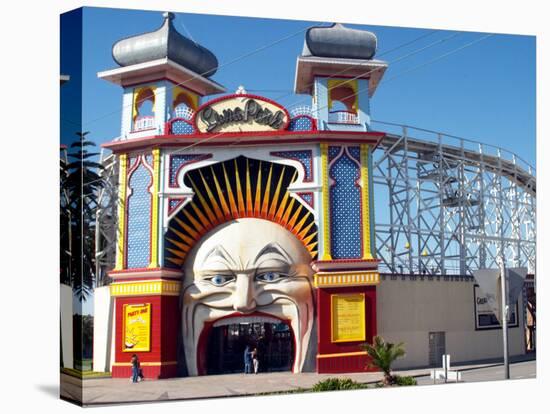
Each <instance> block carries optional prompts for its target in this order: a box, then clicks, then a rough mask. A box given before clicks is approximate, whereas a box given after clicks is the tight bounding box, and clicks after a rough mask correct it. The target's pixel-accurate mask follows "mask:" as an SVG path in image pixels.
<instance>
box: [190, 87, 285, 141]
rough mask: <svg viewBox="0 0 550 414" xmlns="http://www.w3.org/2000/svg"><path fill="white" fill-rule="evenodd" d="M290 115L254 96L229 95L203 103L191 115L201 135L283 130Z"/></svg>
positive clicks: (272, 103)
mask: <svg viewBox="0 0 550 414" xmlns="http://www.w3.org/2000/svg"><path fill="white" fill-rule="evenodd" d="M289 119H290V116H289V114H288V112H287V110H286V109H285V108H284V107H282V106H280V105H279V104H277V103H275V102H272V101H269V100H266V99H265V98H262V97H259V96H254V95H231V96H228V97H223V98H220V99H215V100H213V101H210V102H207V103H205V104H204V105H202V106H201V107H200V108H199V109H198V111H197V113H196V114H195V127H196V129H197V131H200V132H203V133H215V132H249V131H274V130H281V129H285V128H286V127H287V125H288V122H289Z"/></svg>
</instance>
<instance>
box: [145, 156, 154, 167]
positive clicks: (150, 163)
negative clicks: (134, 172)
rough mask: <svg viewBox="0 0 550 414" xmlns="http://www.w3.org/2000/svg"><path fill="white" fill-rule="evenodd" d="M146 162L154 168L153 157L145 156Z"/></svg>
mask: <svg viewBox="0 0 550 414" xmlns="http://www.w3.org/2000/svg"><path fill="white" fill-rule="evenodd" d="M145 160H146V161H147V164H149V166H150V167H151V168H153V155H151V154H147V155H146V156H145Z"/></svg>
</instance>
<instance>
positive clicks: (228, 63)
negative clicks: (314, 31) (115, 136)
mask: <svg viewBox="0 0 550 414" xmlns="http://www.w3.org/2000/svg"><path fill="white" fill-rule="evenodd" d="M321 23H322V22H319V23H316V24H321ZM307 29H309V27H306V28H305V29H300V30H299V31H297V32H294V33H292V34H290V35H287V36H285V37H282V38H280V39H277V40H275V41H273V42H271V43H268V44H267V45H264V46H261V47H259V48H257V49H254V50H252V51H250V52H247V53H244V54H243V55H241V56H238V57H237V58H235V59H232V60H230V61H228V62H225V63H223V64H221V65H218V67H217V70H218V69H220V68H222V67H226V66H229V65H232V64H233V63H236V62H238V61H240V60H242V59H245V58H247V57H250V56H252V55H254V54H256V53H259V52H261V51H263V50H265V49H268V48H270V47H272V46H275V45H276V44H279V43H281V42H284V41H285V40H288V39H290V38H292V37H294V36H297V35H299V34H300V33H303V32H305V31H306V30H307ZM208 72H209V71H205V72H202V73H199V74H198V75H199V76H204V75H206V74H207V73H208ZM193 79H194V78H191V79H188V80H186V81H183V82H180V83H177V84H174V85H170V86H168V87H167V90H168V91H171V90H172V89H173V88H175V87H178V86H183V85H185V84H187V83H188V82H190V81H191V80H193ZM147 99H148V98H144V99H141V100H138V101H136V102H132V104H131V105H123V106H122V108H121V109H117V110H116V111H113V112H110V113H107V114H105V115H102V116H99V117H97V118H95V119H92V120H90V121H88V122H86V123H85V125H86V126H88V125H89V124H92V123H95V122H97V121H100V120H102V119H104V118H106V117H109V116H111V115H114V114H118V113H121V112H122V110H123V109H124V108H127V107H128V108H129V107H131V106H133V105H135V104H138V103H141V102H144V101H146V100H147Z"/></svg>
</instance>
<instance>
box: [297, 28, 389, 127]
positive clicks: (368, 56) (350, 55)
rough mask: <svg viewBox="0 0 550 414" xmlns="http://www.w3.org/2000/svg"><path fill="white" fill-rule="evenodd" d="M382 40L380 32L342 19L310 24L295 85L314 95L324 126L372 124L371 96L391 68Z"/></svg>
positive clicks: (320, 120) (315, 108) (361, 125)
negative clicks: (380, 48) (381, 55)
mask: <svg viewBox="0 0 550 414" xmlns="http://www.w3.org/2000/svg"><path fill="white" fill-rule="evenodd" d="M376 46H377V39H376V36H375V35H374V33H371V32H368V31H364V30H355V29H350V28H347V27H344V26H343V25H341V24H338V23H336V24H333V25H332V26H330V27H326V26H323V27H311V28H309V29H308V30H307V32H306V36H305V41H304V48H303V51H302V55H301V56H300V57H298V61H297V65H296V78H295V84H294V89H295V92H296V93H305V94H309V95H311V97H312V111H313V113H314V116H315V118H316V119H317V120H318V126H319V129H323V130H346V131H368V130H369V129H370V98H371V97H372V96H373V95H374V92H375V91H376V88H377V86H378V83H379V82H380V80H381V79H382V76H383V75H384V72H385V70H386V68H387V63H386V62H383V61H380V60H376V59H374V55H375V53H376Z"/></svg>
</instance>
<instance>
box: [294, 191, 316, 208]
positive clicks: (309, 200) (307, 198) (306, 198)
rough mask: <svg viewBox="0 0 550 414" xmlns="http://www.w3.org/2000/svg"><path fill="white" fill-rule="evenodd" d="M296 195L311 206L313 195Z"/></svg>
mask: <svg viewBox="0 0 550 414" xmlns="http://www.w3.org/2000/svg"><path fill="white" fill-rule="evenodd" d="M298 195H299V196H300V197H302V198H303V199H304V200H305V202H306V203H308V204H309V205H310V206H313V193H298Z"/></svg>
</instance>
